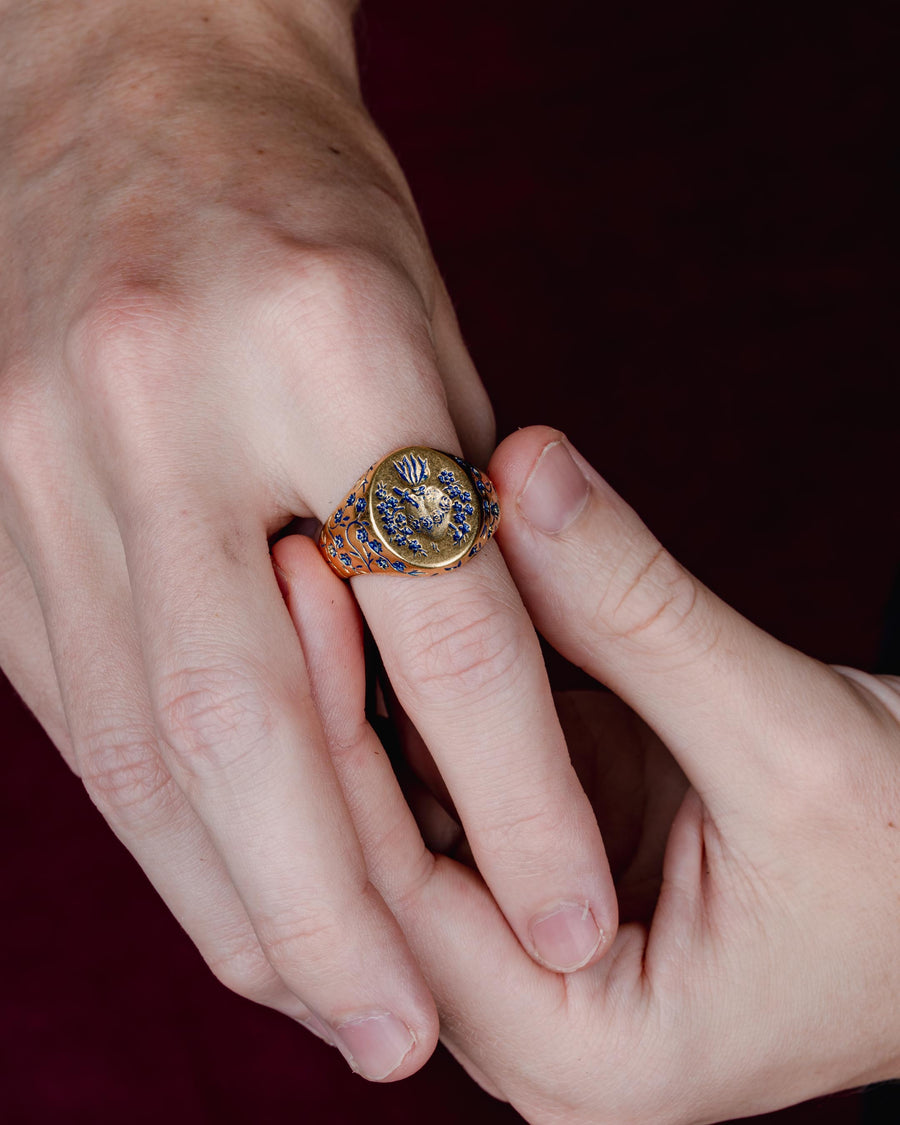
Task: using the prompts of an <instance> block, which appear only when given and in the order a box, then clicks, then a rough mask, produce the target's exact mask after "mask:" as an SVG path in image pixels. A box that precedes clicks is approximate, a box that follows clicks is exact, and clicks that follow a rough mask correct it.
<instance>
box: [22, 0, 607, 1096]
mask: <svg viewBox="0 0 900 1125" xmlns="http://www.w3.org/2000/svg"><path fill="white" fill-rule="evenodd" d="M351 7H352V5H350V4H348V3H344V2H338V0H335V2H334V3H333V4H329V3H326V2H324V0H309V2H302V0H298V2H296V3H292V4H284V5H281V4H278V3H274V4H273V3H268V2H262V0H239V2H236V3H230V4H227V5H208V4H203V5H200V4H195V3H184V2H183V0H179V2H178V3H175V2H174V0H150V2H149V3H147V2H142V3H140V4H138V3H136V2H134V0H91V2H90V3H88V2H87V0H80V2H72V3H69V4H58V3H52V2H50V0H47V2H44V3H34V4H27V5H9V4H5V5H0V44H2V52H3V68H2V78H0V82H2V88H0V146H2V151H3V152H4V154H5V155H4V160H3V162H2V168H0V196H2V200H3V206H2V211H0V258H2V261H3V270H2V271H0V308H2V309H3V310H4V314H3V319H2V323H0V480H2V512H0V514H2V529H3V530H2V535H0V608H2V612H0V621H2V627H0V662H2V665H3V668H4V669H5V670H6V671H7V673H8V674H9V676H10V678H11V680H12V681H13V683H14V684H15V685H16V687H17V688H18V689H19V691H20V692H21V694H22V695H23V696H24V698H25V700H26V702H28V703H29V705H30V706H31V707H32V708H33V709H34V711H35V712H36V713H37V715H38V717H39V719H40V720H41V722H42V723H43V724H44V726H45V728H46V729H47V730H48V731H49V733H50V734H51V736H52V737H53V739H54V740H55V742H56V743H57V745H58V746H59V748H60V750H61V751H62V753H63V754H64V756H65V757H66V760H67V761H68V762H69V764H70V765H71V766H72V768H73V769H75V770H76V771H77V772H78V773H79V774H80V775H81V776H82V778H83V779H84V783H85V785H86V787H87V789H88V792H89V793H90V795H91V797H92V798H93V799H94V801H95V802H96V803H97V805H98V806H99V808H100V810H101V811H102V813H103V815H104V816H105V817H106V819H107V820H108V821H109V823H110V825H111V826H112V828H113V830H114V831H115V832H116V833H117V835H118V836H119V837H120V839H121V840H122V841H123V842H124V843H125V844H126V846H127V847H128V848H129V849H130V850H131V851H132V853H133V854H134V856H135V857H136V859H137V860H138V862H139V863H140V864H141V866H142V867H143V869H144V870H145V871H146V873H147V874H148V876H149V877H150V879H151V880H152V881H153V882H154V884H155V885H156V887H157V888H158V890H159V891H160V893H161V895H162V896H163V898H164V899H165V900H166V902H167V903H168V905H169V906H170V908H171V909H172V911H173V913H174V914H175V915H176V917H177V918H178V919H179V921H180V922H181V923H182V924H183V925H184V927H185V929H186V930H187V931H188V933H189V934H190V935H191V937H192V938H193V939H194V941H195V942H196V943H197V945H198V947H199V949H200V951H201V952H202V954H203V956H204V957H205V958H206V960H207V961H208V962H209V964H210V965H211V967H212V968H213V970H214V971H215V972H216V973H217V974H218V976H219V977H220V978H221V979H222V980H223V981H225V982H226V983H227V984H228V985H229V986H230V987H232V988H234V989H235V990H236V991H238V992H240V993H241V994H243V995H246V996H249V997H251V998H253V999H256V1000H259V1001H260V1002H262V1003H266V1004H269V1005H271V1006H273V1007H275V1008H278V1009H280V1010H282V1011H284V1012H286V1013H288V1014H289V1015H291V1016H293V1017H295V1018H296V1019H298V1020H302V1021H305V1022H307V1023H308V1024H309V1026H311V1027H313V1028H314V1029H316V1030H318V1031H319V1032H320V1033H321V1034H324V1035H327V1036H329V1037H330V1038H334V1039H337V1040H338V1041H340V1043H341V1045H342V1049H343V1050H344V1052H345V1054H346V1055H347V1057H348V1058H349V1059H351V1060H352V1062H353V1065H354V1066H356V1067H357V1068H358V1069H359V1070H361V1071H362V1072H363V1073H364V1074H366V1075H367V1076H368V1077H372V1078H381V1077H384V1076H387V1075H391V1076H393V1077H402V1076H404V1075H406V1074H409V1073H410V1072H411V1071H413V1070H415V1069H416V1068H417V1067H418V1066H419V1065H421V1063H422V1062H423V1061H424V1059H425V1058H427V1057H428V1055H429V1053H430V1051H431V1049H432V1047H433V1045H434V1043H435V1041H436V1036H437V1018H436V1014H435V1011H434V1006H433V1002H432V999H431V997H430V995H429V993H428V990H427V988H426V985H425V982H424V980H423V978H422V975H421V973H420V972H419V970H418V968H417V967H416V964H415V961H414V959H413V957H412V955H411V953H410V950H409V949H408V947H407V945H406V943H405V941H404V939H403V935H402V933H401V931H400V929H399V928H398V926H397V923H396V921H395V919H394V918H393V917H392V915H391V912H390V910H389V909H388V907H387V906H386V905H385V903H384V902H383V900H382V898H381V897H380V895H379V894H378V893H377V891H376V890H375V889H374V888H373V887H372V885H371V883H370V881H369V879H368V876H367V872H366V866H365V861H364V858H363V855H362V852H361V850H360V846H359V842H358V840H357V837H356V834H355V832H354V828H353V824H352V821H351V819H350V815H349V813H348V810H347V807H346V805H345V802H344V798H343V796H342V793H341V789H340V786H339V784H338V781H337V778H336V776H335V773H334V769H333V767H332V764H331V758H330V756H329V752H328V751H329V747H327V746H326V736H325V734H324V733H323V731H322V727H321V723H320V720H319V717H318V715H317V713H316V709H315V705H314V702H313V700H312V698H311V696H310V689H309V683H308V679H307V673H306V666H305V662H304V659H303V654H302V653H301V651H300V648H299V646H298V644H297V639H296V635H295V633H294V630H293V628H292V626H291V622H290V619H289V616H288V614H287V612H286V611H285V607H284V603H283V601H282V598H281V596H280V593H279V589H278V584H277V581H276V577H275V575H274V574H273V569H272V565H271V560H270V556H269V544H268V539H269V537H271V536H273V535H274V534H275V533H276V532H278V531H279V529H281V528H283V527H284V526H285V525H286V524H287V523H288V521H290V520H291V519H292V517H295V516H315V517H317V518H318V519H323V518H325V517H327V516H328V514H329V513H330V512H331V510H332V509H333V508H334V507H335V506H336V504H337V503H338V502H339V501H340V499H341V498H342V497H343V496H344V495H345V493H346V490H347V489H348V488H350V487H351V486H352V484H353V482H354V480H355V479H356V478H357V477H358V476H359V475H360V474H361V473H362V472H363V471H364V470H365V469H366V468H367V467H368V466H369V464H371V463H372V462H373V461H374V460H375V459H377V458H378V457H379V456H381V455H383V454H384V453H386V452H388V451H390V450H391V449H395V448H397V447H398V446H401V445H404V444H408V443H410V442H412V441H416V442H423V443H426V444H431V445H434V446H437V447H439V448H444V449H447V450H450V451H457V452H459V451H462V452H465V453H467V455H468V456H469V457H470V458H471V459H473V460H479V459H481V458H483V457H486V455H487V451H488V450H489V448H490V445H491V441H492V437H491V429H492V422H491V418H490V408H489V406H488V403H487V400H486V397H485V394H484V391H483V389H482V387H481V385H480V383H479V381H478V378H477V376H476V374H475V371H474V369H473V366H472V363H471V361H470V359H469V357H468V355H467V353H466V351H465V348H464V346H463V344H462V342H461V339H460V336H459V332H458V328H457V326H456V323H455V320H454V316H453V312H452V309H451V306H450V303H449V300H448V298H447V294H446V292H445V291H444V288H443V286H442V284H441V281H440V278H439V276H438V273H437V270H436V268H435V265H434V262H433V261H432V258H431V255H430V252H429V250H428V246H427V241H426V239H425V236H424V234H423V232H422V228H421V224H420V222H419V219H418V216H417V214H416V211H415V207H414V205H413V202H412V200H411V198H410V194H409V190H408V188H407V186H406V184H405V182H404V180H403V177H402V175H401V173H400V171H399V169H398V168H397V165H396V162H395V161H394V159H393V157H392V155H391V153H390V151H389V150H388V148H387V146H386V145H385V143H384V141H383V140H382V138H381V137H380V136H379V134H378V133H377V131H376V130H375V128H374V126H373V125H372V123H371V121H370V119H369V118H368V116H367V114H366V112H365V109H364V107H363V106H362V104H361V102H360V97H359V91H358V86H357V76H356V68H355V61H354V57H353V41H352V34H351V27H350V19H349V9H350V8H351ZM354 592H355V593H356V595H357V597H358V599H359V601H360V604H361V605H362V608H363V610H364V612H365V613H366V616H367V618H368V620H369V622H370V624H371V627H372V631H373V633H374V635H375V638H376V640H377V642H378V644H379V646H380V649H381V653H382V656H383V659H384V662H385V664H386V665H387V667H388V669H389V671H390V673H391V676H392V678H393V680H394V683H395V685H396V688H397V691H398V693H399V696H400V697H401V699H402V701H403V704H404V706H405V707H406V709H407V711H408V712H409V714H410V716H411V717H412V720H413V721H414V722H415V723H416V725H417V726H418V728H419V730H420V731H421V733H422V735H423V736H424V738H425V739H426V740H427V742H428V745H429V747H430V748H431V751H432V752H433V754H434V757H435V759H436V760H437V761H438V763H439V765H440V768H441V770H442V771H443V775H444V778H445V781H446V783H447V785H448V787H449V789H450V791H451V792H452V795H453V799H454V801H455V803H456V807H457V808H458V810H459V811H460V813H461V815H462V817H463V819H464V821H465V823H466V826H467V829H468V832H469V837H470V839H471V841H472V845H473V848H474V849H475V852H476V854H477V856H478V860H479V863H480V864H481V867H482V870H483V871H484V873H485V877H486V879H487V881H488V884H489V886H490V887H491V890H492V892H493V893H494V895H495V896H496V900H497V902H498V903H499V904H500V905H501V908H502V909H503V911H504V913H505V915H506V917H507V919H508V920H509V924H510V925H511V927H512V929H513V931H514V932H515V933H516V934H517V936H518V938H519V940H520V941H521V942H522V943H523V945H524V946H525V947H526V948H527V949H528V950H529V952H530V953H532V954H533V955H534V956H543V958H544V959H545V960H546V961H547V962H548V963H552V964H555V965H557V966H558V967H560V968H568V967H573V966H574V965H576V964H586V963H590V962H592V961H593V960H596V959H597V958H598V957H599V956H600V955H601V953H602V952H603V950H604V948H605V946H606V945H608V943H609V940H610V939H611V937H612V935H613V934H614V932H615V924H616V919H615V900H614V893H613V890H612V884H611V881H610V878H609V873H608V868H607V865H606V860H605V857H604V853H603V849H602V844H601V840H600V836H599V833H598V832H597V829H596V826H595V824H594V821H593V817H592V815H591V811H590V807H589V805H588V803H587V801H586V800H585V799H584V798H583V797H582V796H581V795H580V789H579V786H578V783H577V779H576V777H575V775H574V772H573V771H572V770H571V768H570V766H569V763H568V759H567V757H566V754H565V743H564V739H563V736H562V733H561V731H560V729H559V726H558V723H557V722H556V719H555V717H554V716H553V714H552V710H551V707H550V694H549V687H548V684H547V682H546V677H545V675H544V671H543V666H542V663H541V660H540V653H539V648H538V644H537V641H536V637H535V635H534V631H533V629H532V627H531V625H530V622H529V621H528V618H527V615H526V614H525V611H524V609H523V608H522V605H521V602H520V600H519V598H518V595H517V593H516V591H515V588H514V586H513V583H512V581H511V579H510V577H509V574H508V572H507V571H506V569H505V568H504V566H503V564H502V560H501V558H500V556H499V553H498V552H497V551H496V549H495V548H491V549H490V550H489V551H486V552H485V554H484V555H483V556H482V557H480V558H479V559H478V560H477V561H476V562H475V563H473V565H472V566H470V567H467V568H465V569H464V570H462V571H460V572H458V573H456V574H453V575H449V576H446V577H444V578H443V579H440V580H438V579H435V580H434V581H433V582H422V583H419V582H416V581H410V580H408V579H405V578H402V577H396V576H390V577H378V578H366V579H358V580H355V581H354ZM343 656H345V657H346V658H347V659H348V660H351V659H352V658H353V656H354V654H351V653H345V654H343ZM330 749H331V752H332V755H339V754H340V752H341V747H340V746H337V745H333V746H331V747H330ZM522 856H527V857H529V858H528V859H527V861H526V862H524V863H523V862H522V858H521V857H522ZM561 902H563V903H565V902H568V903H577V904H578V908H577V911H576V919H575V921H576V932H575V937H576V938H578V939H580V941H581V944H580V945H574V944H573V941H572V940H570V938H571V927H568V928H567V927H566V926H565V924H564V916H563V915H559V914H558V913H556V911H557V907H558V906H559V904H560V903H561ZM584 904H587V907H588V908H589V910H588V914H587V917H586V919H585V920H582V915H583V911H582V906H583V905H584ZM591 912H592V913H591ZM548 915H549V916H551V920H550V921H544V920H543V919H545V918H546V917H547V916H548ZM604 938H605V943H604Z"/></svg>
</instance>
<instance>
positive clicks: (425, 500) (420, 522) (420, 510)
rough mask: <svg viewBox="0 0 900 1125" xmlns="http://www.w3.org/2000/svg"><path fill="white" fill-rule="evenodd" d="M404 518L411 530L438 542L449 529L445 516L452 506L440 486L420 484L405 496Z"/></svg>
mask: <svg viewBox="0 0 900 1125" xmlns="http://www.w3.org/2000/svg"><path fill="white" fill-rule="evenodd" d="M405 501H406V503H405V507H406V519H407V522H408V523H409V526H410V527H411V528H412V529H413V531H415V532H417V533H421V534H424V535H427V536H428V538H429V539H433V540H434V541H435V542H439V541H440V540H441V539H443V538H444V537H445V536H446V534H447V532H448V531H449V521H448V519H447V516H448V515H449V513H450V509H451V507H452V505H451V503H450V497H449V496H448V495H447V493H446V492H444V490H443V489H442V488H435V487H434V485H431V484H429V485H424V484H420V485H419V486H418V488H413V489H410V490H409V491H408V492H407V493H406V496H405Z"/></svg>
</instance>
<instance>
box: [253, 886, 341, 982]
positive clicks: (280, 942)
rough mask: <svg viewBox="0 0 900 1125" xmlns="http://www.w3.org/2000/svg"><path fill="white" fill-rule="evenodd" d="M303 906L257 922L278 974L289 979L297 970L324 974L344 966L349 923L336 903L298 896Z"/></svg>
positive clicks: (270, 961) (325, 975) (271, 962)
mask: <svg viewBox="0 0 900 1125" xmlns="http://www.w3.org/2000/svg"><path fill="white" fill-rule="evenodd" d="M298 900H303V901H302V905H299V906H294V907H293V908H290V909H285V910H283V911H282V912H281V913H279V914H276V915H271V916H269V917H268V918H266V919H265V920H264V921H260V922H258V923H257V927H256V928H257V932H258V934H259V937H260V942H261V944H262V948H263V951H264V952H265V955H266V957H267V959H268V962H269V964H270V965H271V966H272V967H273V969H274V970H275V972H276V973H278V975H279V977H281V978H282V979H283V980H287V981H289V980H290V979H291V978H292V977H296V976H297V973H298V970H302V972H303V974H304V975H307V974H311V975H313V976H315V977H317V978H318V977H325V978H327V977H328V976H329V975H332V974H338V973H340V972H341V969H342V965H343V962H342V959H341V951H342V950H343V949H344V948H345V946H346V941H347V925H346V921H344V920H342V918H341V917H340V916H339V914H338V913H337V912H336V911H335V909H334V906H333V904H331V903H326V902H323V901H322V900H321V895H319V897H314V896H308V897H307V896H303V895H298Z"/></svg>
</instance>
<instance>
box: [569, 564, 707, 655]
mask: <svg viewBox="0 0 900 1125" xmlns="http://www.w3.org/2000/svg"><path fill="white" fill-rule="evenodd" d="M698 594H699V587H698V584H697V582H696V580H695V579H694V578H693V576H692V575H690V574H689V573H688V572H687V571H686V570H685V569H684V568H683V567H682V566H681V564H680V563H678V562H677V561H676V560H675V559H674V558H673V557H672V556H671V555H670V554H669V552H668V551H667V550H666V549H665V548H664V547H661V546H660V545H659V544H658V543H656V544H654V545H653V547H652V548H651V549H650V550H646V549H639V550H635V549H632V550H630V551H628V552H627V553H626V554H625V556H624V557H623V558H622V560H621V561H620V563H619V565H618V566H617V567H616V569H615V570H614V572H613V574H612V577H611V579H610V581H609V582H608V584H607V585H606V587H605V589H604V590H603V592H602V594H601V597H600V599H599V601H598V603H597V605H596V608H595V610H594V612H593V614H592V615H591V617H590V626H591V629H592V631H593V632H595V633H600V634H601V635H604V636H612V637H613V638H616V639H618V640H622V641H626V642H629V641H633V642H635V643H636V644H642V645H643V644H650V645H652V646H654V647H658V646H660V645H662V646H664V647H669V646H672V645H674V646H678V645H680V644H684V645H685V646H686V647H687V646H688V645H690V644H691V642H693V641H694V640H696V631H697V630H696V628H695V627H698V626H699V625H700V621H699V617H698V614H697V612H696V610H697V600H698Z"/></svg>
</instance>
